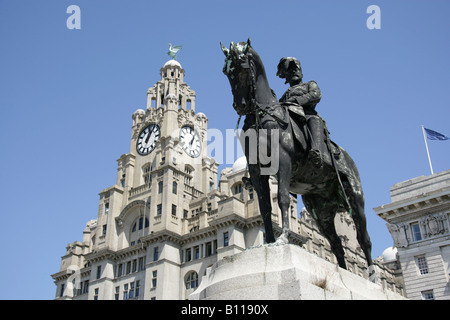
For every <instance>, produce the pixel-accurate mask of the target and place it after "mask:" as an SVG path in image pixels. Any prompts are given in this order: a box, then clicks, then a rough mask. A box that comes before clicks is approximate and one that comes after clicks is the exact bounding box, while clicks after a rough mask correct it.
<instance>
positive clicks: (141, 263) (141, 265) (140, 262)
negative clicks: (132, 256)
mask: <svg viewBox="0 0 450 320" xmlns="http://www.w3.org/2000/svg"><path fill="white" fill-rule="evenodd" d="M144 269H145V257H141V258H139V266H138V271H142V270H144Z"/></svg>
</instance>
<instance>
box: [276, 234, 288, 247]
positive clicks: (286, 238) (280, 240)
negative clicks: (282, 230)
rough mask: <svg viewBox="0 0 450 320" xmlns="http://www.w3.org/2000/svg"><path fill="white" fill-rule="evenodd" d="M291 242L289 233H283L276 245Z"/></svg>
mask: <svg viewBox="0 0 450 320" xmlns="http://www.w3.org/2000/svg"><path fill="white" fill-rule="evenodd" d="M288 243H289V239H288V237H287V234H282V235H281V236H279V237H278V238H277V241H275V244H276V245H282V244H288Z"/></svg>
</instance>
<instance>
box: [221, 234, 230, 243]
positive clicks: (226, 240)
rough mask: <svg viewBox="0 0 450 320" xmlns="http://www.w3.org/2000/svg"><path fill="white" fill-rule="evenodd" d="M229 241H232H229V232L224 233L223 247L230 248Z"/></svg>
mask: <svg viewBox="0 0 450 320" xmlns="http://www.w3.org/2000/svg"><path fill="white" fill-rule="evenodd" d="M229 241H230V239H229V236H228V232H224V233H223V246H224V247H228V245H229Z"/></svg>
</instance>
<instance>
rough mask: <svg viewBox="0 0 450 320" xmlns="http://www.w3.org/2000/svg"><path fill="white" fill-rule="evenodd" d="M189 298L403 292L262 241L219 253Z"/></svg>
mask: <svg viewBox="0 0 450 320" xmlns="http://www.w3.org/2000/svg"><path fill="white" fill-rule="evenodd" d="M189 299H190V300H203V299H207V300H256V299H257V300H333V299H340V300H360V299H368V300H386V299H388V300H394V299H405V298H404V297H403V296H401V295H399V294H397V293H394V292H392V291H389V290H383V288H382V287H381V286H380V285H378V284H374V283H372V282H370V281H368V280H366V279H364V278H362V277H360V276H358V275H356V274H353V273H351V272H349V271H347V270H344V269H341V268H339V267H338V266H337V265H335V264H333V263H330V262H328V261H326V260H324V259H322V258H319V257H318V256H316V255H314V254H311V253H309V252H307V251H306V250H304V249H302V248H301V247H299V246H296V245H292V244H285V245H273V244H270V245H264V246H260V247H255V248H251V249H247V250H245V251H244V252H241V253H238V254H235V255H232V256H229V257H225V258H223V259H222V260H220V261H218V262H217V263H216V264H215V265H214V266H213V267H212V268H211V269H210V270H208V272H207V274H206V275H205V276H204V277H203V279H202V281H201V283H200V286H199V287H198V288H197V290H196V291H194V292H193V293H192V294H191V295H190V296H189Z"/></svg>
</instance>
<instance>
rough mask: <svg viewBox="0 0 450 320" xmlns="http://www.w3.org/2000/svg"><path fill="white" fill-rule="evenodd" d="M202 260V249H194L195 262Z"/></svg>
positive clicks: (197, 247)
mask: <svg viewBox="0 0 450 320" xmlns="http://www.w3.org/2000/svg"><path fill="white" fill-rule="evenodd" d="M199 258H200V247H199V246H196V247H194V260H198V259H199Z"/></svg>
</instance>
